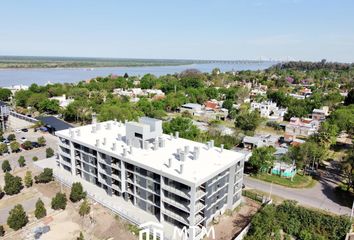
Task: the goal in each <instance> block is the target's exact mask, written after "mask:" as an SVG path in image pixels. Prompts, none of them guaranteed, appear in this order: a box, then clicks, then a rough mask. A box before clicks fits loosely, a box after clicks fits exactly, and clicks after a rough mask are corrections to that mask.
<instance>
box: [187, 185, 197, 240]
mask: <svg viewBox="0 0 354 240" xmlns="http://www.w3.org/2000/svg"><path fill="white" fill-rule="evenodd" d="M190 187H191V190H190V202H191V203H190V213H189V218H188V219H189V226H190V227H189V229H188V234H189V240H194V236H193V234H194V232H195V229H193V228H191V226H195V223H194V222H195V201H196V198H197V191H196V186H195V185H193V186H190Z"/></svg>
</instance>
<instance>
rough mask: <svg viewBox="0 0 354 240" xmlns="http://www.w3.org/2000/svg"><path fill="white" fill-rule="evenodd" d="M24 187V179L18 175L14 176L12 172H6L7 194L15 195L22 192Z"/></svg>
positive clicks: (5, 189)
mask: <svg viewBox="0 0 354 240" xmlns="http://www.w3.org/2000/svg"><path fill="white" fill-rule="evenodd" d="M22 188H23V185H22V179H21V178H20V177H18V176H13V175H11V174H10V173H8V172H7V173H5V187H4V191H5V193H6V194H7V195H14V194H17V193H19V192H21V189H22Z"/></svg>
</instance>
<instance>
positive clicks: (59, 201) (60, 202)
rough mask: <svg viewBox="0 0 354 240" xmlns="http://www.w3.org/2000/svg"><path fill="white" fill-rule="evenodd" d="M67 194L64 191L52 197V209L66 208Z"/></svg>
mask: <svg viewBox="0 0 354 240" xmlns="http://www.w3.org/2000/svg"><path fill="white" fill-rule="evenodd" d="M66 202H67V199H66V195H65V194H64V193H57V194H56V195H55V197H53V198H52V204H51V205H52V209H54V210H58V209H63V210H64V209H65V208H66Z"/></svg>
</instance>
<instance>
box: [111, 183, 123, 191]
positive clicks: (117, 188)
mask: <svg viewBox="0 0 354 240" xmlns="http://www.w3.org/2000/svg"><path fill="white" fill-rule="evenodd" d="M112 189H114V190H116V191H118V192H121V191H122V189H121V188H120V187H119V186H117V185H116V184H112Z"/></svg>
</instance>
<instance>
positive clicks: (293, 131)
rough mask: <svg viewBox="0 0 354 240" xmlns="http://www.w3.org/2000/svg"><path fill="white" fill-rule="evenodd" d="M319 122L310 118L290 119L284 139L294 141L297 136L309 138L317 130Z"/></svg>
mask: <svg viewBox="0 0 354 240" xmlns="http://www.w3.org/2000/svg"><path fill="white" fill-rule="evenodd" d="M319 126H320V122H319V121H317V120H314V119H311V118H297V117H292V118H291V119H290V122H289V123H288V124H287V125H286V127H285V137H286V138H287V139H290V140H292V139H295V138H296V137H297V136H300V137H309V136H311V135H312V134H314V133H316V132H317V131H318V129H319Z"/></svg>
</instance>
